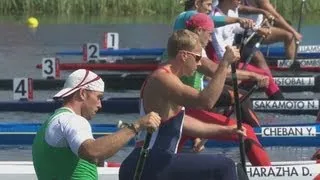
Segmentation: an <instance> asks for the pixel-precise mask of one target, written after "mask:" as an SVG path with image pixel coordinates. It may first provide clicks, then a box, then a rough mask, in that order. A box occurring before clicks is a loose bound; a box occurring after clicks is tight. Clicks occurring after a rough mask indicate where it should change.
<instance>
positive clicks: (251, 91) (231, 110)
mask: <svg viewBox="0 0 320 180" xmlns="http://www.w3.org/2000/svg"><path fill="white" fill-rule="evenodd" d="M258 89H259V86H258V85H257V84H255V85H254V86H253V87H252V88H251V89H250V91H248V93H247V94H245V95H244V96H242V97H241V98H240V104H242V103H243V102H244V101H245V100H247V99H248V98H249V97H250V96H251V95H252V93H253V92H255V91H256V90H258ZM233 112H234V107H233V108H231V109H230V110H229V111H228V112H226V113H225V116H227V117H230V116H231V114H232V113H233Z"/></svg>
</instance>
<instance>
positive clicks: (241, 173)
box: [236, 163, 249, 180]
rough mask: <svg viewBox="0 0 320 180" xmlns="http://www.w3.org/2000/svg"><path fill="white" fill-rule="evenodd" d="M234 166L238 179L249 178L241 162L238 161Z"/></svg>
mask: <svg viewBox="0 0 320 180" xmlns="http://www.w3.org/2000/svg"><path fill="white" fill-rule="evenodd" d="M236 167H237V173H238V179H239V180H249V177H248V175H247V173H246V172H245V171H244V170H243V166H242V164H241V163H238V164H237V166H236Z"/></svg>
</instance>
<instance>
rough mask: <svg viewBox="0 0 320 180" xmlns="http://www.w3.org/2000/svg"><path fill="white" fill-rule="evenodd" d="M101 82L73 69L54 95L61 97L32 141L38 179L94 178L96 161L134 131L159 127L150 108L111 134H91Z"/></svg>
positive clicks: (118, 145)
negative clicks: (60, 105)
mask: <svg viewBox="0 0 320 180" xmlns="http://www.w3.org/2000/svg"><path fill="white" fill-rule="evenodd" d="M104 87H105V86H104V82H103V80H102V79H101V77H100V76H98V75H97V74H95V73H94V72H92V71H89V70H86V69H78V70H76V71H74V72H72V73H71V74H70V75H69V76H68V78H67V79H66V80H65V83H64V85H63V88H62V89H61V90H60V91H59V92H58V93H57V94H55V95H54V96H53V98H58V99H63V107H62V108H60V109H57V110H56V111H55V112H54V113H53V114H52V115H51V116H50V117H49V118H48V119H47V120H46V121H45V122H44V123H43V125H42V126H41V127H40V129H39V130H38V132H37V135H36V137H35V138H34V141H33V144H32V159H33V165H34V169H35V172H36V174H37V177H38V179H39V180H97V179H98V174H97V165H96V164H98V163H99V164H100V163H103V162H104V160H105V159H107V158H109V157H112V156H113V155H114V154H115V153H116V152H118V151H119V150H120V149H121V148H122V147H124V146H125V145H126V144H127V143H128V142H129V141H130V140H131V139H132V138H133V137H135V135H136V134H137V133H139V132H140V131H144V130H147V129H148V130H154V131H155V130H156V129H158V127H159V125H160V122H161V117H160V116H159V114H157V113H154V112H150V113H149V114H147V115H145V116H143V117H141V118H140V119H139V120H137V121H135V122H133V123H132V124H130V125H128V126H127V127H124V128H121V129H120V130H118V131H117V132H115V133H113V135H112V136H110V135H104V136H101V137H99V138H96V139H95V138H94V137H93V134H92V127H91V125H90V123H89V121H90V120H91V119H92V118H93V117H94V116H95V115H96V113H97V112H98V110H99V109H101V108H102V102H101V101H102V98H103V92H104Z"/></svg>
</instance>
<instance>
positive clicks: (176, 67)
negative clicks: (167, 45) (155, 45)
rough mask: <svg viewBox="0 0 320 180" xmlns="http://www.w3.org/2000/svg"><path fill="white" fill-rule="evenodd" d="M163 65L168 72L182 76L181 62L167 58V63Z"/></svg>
mask: <svg viewBox="0 0 320 180" xmlns="http://www.w3.org/2000/svg"><path fill="white" fill-rule="evenodd" d="M163 67H164V68H166V69H167V70H168V71H170V73H172V74H174V75H176V76H178V77H182V76H183V75H184V74H183V68H182V67H183V65H182V64H181V62H178V61H176V60H175V59H171V60H169V61H168V63H167V64H166V65H164V66H163Z"/></svg>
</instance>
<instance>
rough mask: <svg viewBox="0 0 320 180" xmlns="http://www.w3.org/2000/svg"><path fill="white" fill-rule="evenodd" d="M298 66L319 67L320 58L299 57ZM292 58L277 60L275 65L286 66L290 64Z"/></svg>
mask: <svg viewBox="0 0 320 180" xmlns="http://www.w3.org/2000/svg"><path fill="white" fill-rule="evenodd" d="M297 61H298V62H300V67H320V59H299V60H297ZM292 62H293V61H292V60H283V59H282V60H278V61H277V66H278V67H279V68H288V67H290V66H291V64H292Z"/></svg>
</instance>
